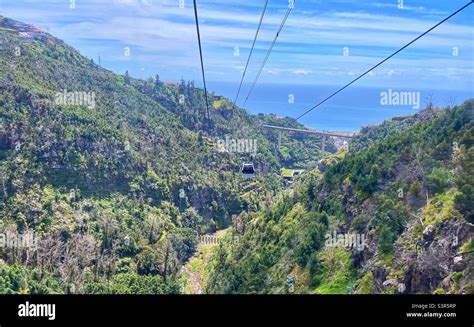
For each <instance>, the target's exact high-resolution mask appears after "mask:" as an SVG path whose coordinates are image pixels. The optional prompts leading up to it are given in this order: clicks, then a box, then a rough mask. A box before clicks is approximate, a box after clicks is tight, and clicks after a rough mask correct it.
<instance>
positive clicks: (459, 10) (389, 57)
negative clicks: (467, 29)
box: [296, 0, 474, 120]
mask: <svg viewBox="0 0 474 327" xmlns="http://www.w3.org/2000/svg"><path fill="white" fill-rule="evenodd" d="M473 2H474V0H472V1H470V2H469V3H467V4H466V5H464V6H463V7H461V8H460V9H458V10H456V11H455V12H454V13H452V14H451V15H449V16H448V17H446V18H445V19H443V20H442V21H440V22H439V23H438V24H436V25H434V26H433V27H431V28H430V29H429V30H427V31H426V32H424V33H423V34H421V35H420V36H418V37H416V38H415V39H413V40H412V41H411V42H409V43H407V44H406V45H404V46H403V47H402V48H400V49H399V50H397V51H395V52H394V53H393V54H391V55H390V56H388V57H387V58H385V59H384V60H382V61H381V62H379V63H378V64H377V65H375V66H373V67H372V68H370V69H369V70H367V71H366V72H364V73H363V74H362V75H359V76H358V77H356V78H355V79H353V80H352V81H351V82H349V83H347V84H346V85H344V86H343V87H341V88H340V89H339V90H337V91H336V92H334V93H333V94H331V95H330V96H328V97H327V98H325V99H324V100H322V101H321V102H319V103H318V104H316V105H315V106H313V107H312V108H310V109H308V110H306V111H305V112H304V113H303V114H301V115H300V116H299V117H298V118H296V120H299V119H301V118H302V117H303V116H305V115H307V114H308V113H310V112H311V111H313V110H314V109H316V108H317V107H319V106H320V105H322V104H323V103H325V102H326V101H328V100H329V99H331V98H332V97H334V96H335V95H337V94H338V93H340V92H342V91H343V90H345V89H346V88H348V87H349V86H351V85H352V84H354V83H355V82H357V81H358V80H360V79H361V78H362V77H364V76H365V75H367V74H368V73H370V72H371V71H372V70H374V69H375V68H377V67H379V66H380V65H382V64H383V63H385V62H386V61H388V60H389V59H391V58H392V57H394V56H395V55H397V54H398V53H400V52H402V51H403V50H405V49H406V48H408V47H409V46H410V45H412V44H413V43H415V42H416V41H418V40H419V39H421V38H422V37H424V36H425V35H427V34H428V33H430V32H431V31H432V30H434V29H435V28H437V27H438V26H440V25H441V24H443V23H445V22H446V21H447V20H449V19H450V18H452V17H454V16H456V15H457V14H459V13H460V12H461V11H463V10H464V9H466V8H467V7H469V6H470V5H472V4H473Z"/></svg>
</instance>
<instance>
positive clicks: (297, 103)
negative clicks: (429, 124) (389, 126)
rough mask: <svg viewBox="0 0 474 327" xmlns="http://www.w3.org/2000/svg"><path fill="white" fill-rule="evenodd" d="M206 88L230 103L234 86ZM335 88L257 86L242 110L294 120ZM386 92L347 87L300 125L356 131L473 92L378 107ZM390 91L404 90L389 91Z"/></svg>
mask: <svg viewBox="0 0 474 327" xmlns="http://www.w3.org/2000/svg"><path fill="white" fill-rule="evenodd" d="M249 87H250V85H245V84H244V86H243V87H242V92H241V95H240V97H239V100H238V101H237V105H238V106H240V107H242V106H243V103H244V100H245V97H246V95H247V92H248V90H249ZM208 89H209V91H210V92H215V93H216V94H218V95H224V96H226V97H228V98H230V99H231V100H234V98H235V96H236V93H237V89H238V84H236V83H228V82H211V83H209V85H208ZM338 89H339V86H320V85H283V84H258V85H257V86H256V87H255V89H254V91H253V93H252V95H251V97H250V98H249V100H248V101H247V104H246V106H245V107H244V108H245V109H246V110H247V111H249V112H250V113H252V114H258V113H264V114H269V113H273V114H275V115H278V116H283V117H284V116H288V117H293V118H296V117H298V116H299V115H301V114H302V113H304V112H305V111H306V110H308V109H310V108H311V107H313V106H314V105H315V104H316V103H318V102H319V101H321V100H323V99H325V98H326V97H327V96H329V95H330V94H332V93H333V92H335V91H337V90H338ZM387 91H388V89H387V88H374V87H372V88H370V87H361V86H351V87H349V88H347V89H346V90H344V91H342V92H341V93H339V94H338V95H337V96H335V97H333V98H332V99H330V100H329V101H327V102H326V103H325V104H323V105H322V106H320V107H319V108H317V109H315V110H313V111H312V112H310V113H309V114H308V115H306V116H304V117H303V118H301V120H300V122H301V123H302V124H304V125H306V126H307V127H312V128H316V129H319V130H332V131H358V130H360V128H361V127H363V126H367V125H374V124H379V123H382V122H383V121H384V120H386V119H389V118H391V117H395V116H404V115H410V114H415V113H416V112H418V111H420V110H422V109H424V108H425V107H426V104H427V102H428V101H429V100H430V99H431V101H432V102H433V104H434V105H435V106H436V107H445V106H447V105H450V104H460V103H463V102H464V101H465V100H467V99H471V98H474V90H472V91H470V92H469V91H450V90H449V91H448V90H435V89H432V90H429V89H428V90H418V92H419V98H420V108H419V109H414V108H413V107H414V106H413V105H381V93H382V92H387ZM393 91H397V92H403V91H406V90H404V89H400V88H393Z"/></svg>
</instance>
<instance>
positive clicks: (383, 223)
mask: <svg viewBox="0 0 474 327" xmlns="http://www.w3.org/2000/svg"><path fill="white" fill-rule="evenodd" d="M429 111H430V110H428V112H423V113H421V114H420V115H421V116H423V115H424V116H430V117H431V118H430V119H417V118H416V117H415V118H413V119H411V120H413V122H412V123H409V124H406V122H407V121H406V119H403V120H402V121H404V123H402V124H400V123H398V122H395V123H392V124H390V123H389V124H388V125H389V126H388V127H389V128H388V129H390V130H389V131H387V125H385V126H384V125H382V126H381V127H375V130H371V129H366V130H365V131H364V132H363V133H362V135H361V136H360V137H358V138H357V139H356V140H355V142H358V143H356V144H354V145H355V146H359V147H360V149H359V150H354V151H353V152H351V153H348V154H347V155H346V156H345V157H344V158H343V159H342V160H341V159H336V160H334V163H333V164H332V165H330V166H329V167H327V168H326V170H325V172H324V173H321V172H320V171H319V170H318V169H315V170H313V171H311V172H310V173H309V174H306V175H304V176H302V177H301V179H300V180H299V181H298V182H297V183H295V185H294V188H293V190H292V191H291V192H286V193H285V194H281V196H280V199H279V201H277V203H276V204H274V205H273V206H271V207H270V208H269V209H268V210H264V211H261V212H259V213H253V214H250V215H241V216H240V217H239V219H238V221H239V222H240V224H239V225H236V226H235V228H234V234H233V241H232V237H231V236H230V235H229V236H228V241H227V242H226V243H223V244H222V246H221V248H220V250H219V251H218V253H217V254H216V255H215V257H214V259H213V261H212V262H211V263H210V264H209V269H212V271H213V272H212V274H211V277H210V280H209V281H208V284H207V289H206V291H207V292H208V293H291V292H295V293H316V294H328V293H330V294H333V293H341V294H342V293H472V292H474V275H473V267H474V265H473V259H474V255H473V253H472V252H473V246H474V244H473V237H474V225H473V223H474V216H473V205H472V204H473V203H474V192H473V190H474V188H473V179H472V176H473V174H474V170H473V164H472V163H473V162H474V161H473V159H474V147H473V145H474V143H473V142H474V122H473V111H474V101H473V100H470V101H468V102H466V103H464V104H463V105H462V106H459V107H455V108H454V109H451V110H442V111H439V112H437V113H436V114H435V113H434V112H431V113H430V112H429ZM420 115H418V116H420ZM415 120H416V121H415ZM397 125H398V126H400V127H401V128H399V129H397V128H395V126H397ZM367 134H368V135H372V138H371V137H370V136H367ZM381 135H383V136H381ZM362 237H363V238H362Z"/></svg>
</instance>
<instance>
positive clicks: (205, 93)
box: [193, 0, 211, 128]
mask: <svg viewBox="0 0 474 327" xmlns="http://www.w3.org/2000/svg"><path fill="white" fill-rule="evenodd" d="M193 2H194V17H195V18H196V32H197V38H198V43H199V56H200V57H201V71H202V81H203V83H204V96H205V98H206V108H207V123H208V127H209V128H210V127H211V117H210V116H209V100H208V98H207V86H206V75H205V74H204V61H203V59H202V46H201V33H199V19H198V12H197V5H196V0H193Z"/></svg>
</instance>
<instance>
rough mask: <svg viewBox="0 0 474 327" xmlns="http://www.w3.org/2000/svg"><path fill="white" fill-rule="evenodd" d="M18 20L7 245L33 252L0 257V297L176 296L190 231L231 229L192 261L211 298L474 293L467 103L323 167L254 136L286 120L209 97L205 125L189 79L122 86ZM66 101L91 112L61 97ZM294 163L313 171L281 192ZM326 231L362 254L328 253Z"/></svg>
mask: <svg viewBox="0 0 474 327" xmlns="http://www.w3.org/2000/svg"><path fill="white" fill-rule="evenodd" d="M13 23H14V22H13V21H11V20H8V19H6V18H3V17H0V27H6V28H7V29H2V30H0V37H1V38H2V41H3V47H4V50H2V51H1V52H0V235H2V236H3V239H2V241H3V240H4V237H5V235H6V236H8V235H28V234H29V233H34V235H35V236H36V238H37V244H36V247H31V246H29V247H22V246H3V247H0V293H9V294H10V293H42V294H43V293H48V294H54V293H57V294H61V293H101V294H104V293H113V294H119V293H126V294H135V293H137V294H150V293H151V294H163V293H180V292H182V291H183V271H182V268H183V265H184V264H185V263H187V262H188V260H189V259H190V258H191V257H192V256H193V255H195V253H196V247H197V244H198V242H199V238H198V236H199V235H203V234H205V233H213V232H215V231H216V230H219V229H223V228H229V229H228V232H227V233H226V235H225V236H224V237H223V241H222V242H221V243H220V244H219V245H218V246H217V245H216V246H213V247H212V251H210V250H209V251H207V252H202V253H200V254H198V256H197V257H195V258H194V259H193V260H191V262H190V263H189V265H190V270H189V271H191V272H192V273H197V272H199V273H200V274H201V275H202V276H204V280H205V285H203V286H205V289H203V291H204V292H208V293H314V294H326V293H338V294H342V293H396V292H397V293H456V292H457V293H465V292H472V291H473V290H474V285H473V284H472V280H473V277H472V269H471V267H472V266H473V265H472V260H473V258H472V255H469V253H470V251H471V250H470V249H472V238H473V235H474V232H473V229H472V223H473V222H474V211H473V206H472V203H474V201H473V200H474V198H473V197H474V195H473V194H474V192H473V191H474V184H473V181H472V178H471V177H472V176H473V174H474V166H473V162H474V148H473V143H474V123H473V121H472V118H473V116H474V115H473V105H474V101H473V100H471V101H467V102H466V103H464V104H463V105H462V106H458V107H455V108H452V109H450V110H441V109H437V110H434V109H432V108H428V109H427V110H425V111H422V112H421V113H419V114H417V115H414V116H411V117H398V118H394V119H392V120H390V121H388V122H385V123H384V124H382V125H381V126H375V127H370V128H366V129H364V130H363V131H362V133H361V135H360V136H359V137H357V138H355V139H354V140H353V142H352V144H351V145H350V151H349V152H338V153H334V154H330V153H326V154H327V156H326V157H325V158H324V160H319V159H320V157H321V153H320V149H319V144H320V142H319V141H320V140H319V139H318V137H315V136H308V135H299V134H283V135H282V139H281V142H282V143H281V144H282V145H281V147H278V146H277V143H278V133H277V132H275V131H270V130H264V129H262V128H261V124H262V123H265V124H272V125H281V126H290V127H296V128H301V127H302V126H301V125H299V124H298V123H297V122H295V121H294V120H292V119H290V118H279V117H276V116H274V115H257V116H253V115H250V114H248V113H247V112H245V111H244V110H242V109H240V108H237V107H235V106H233V105H232V103H231V102H230V101H229V100H227V99H225V98H222V97H217V96H215V95H214V94H211V95H209V101H210V103H211V104H212V108H211V112H210V119H208V118H207V115H206V109H205V99H204V94H203V91H202V90H201V89H198V88H196V87H195V86H194V84H193V82H186V81H184V80H183V81H181V82H180V83H178V84H176V85H169V84H164V83H162V81H160V79H159V76H155V77H153V78H150V79H148V80H146V81H142V80H136V79H133V78H131V77H130V76H129V74H128V73H126V74H125V75H124V76H120V75H117V74H114V73H112V72H110V71H107V70H105V69H103V68H101V67H99V66H98V65H96V64H94V62H93V61H92V60H89V59H87V58H85V57H83V56H81V55H80V54H79V53H78V52H77V51H75V50H74V49H73V48H71V47H70V46H68V45H66V44H64V43H63V42H62V41H61V40H58V39H56V38H54V37H52V36H50V35H48V34H45V33H40V34H39V35H37V36H35V37H32V38H25V37H22V36H20V35H19V33H18V32H17V31H15V30H9V29H8V28H11V27H13ZM68 92H69V93H70V92H73V93H74V92H86V93H89V94H92V95H93V102H88V103H84V101H83V102H82V103H78V102H81V101H76V100H77V99H76V100H75V101H71V102H69V101H68V100H67V101H59V102H58V100H57V99H58V97H59V95H60V94H62V93H68ZM90 92H92V93H90ZM58 93H59V95H58ZM73 95H74V94H73ZM59 98H60V97H59ZM73 100H74V99H73ZM89 100H92V99H89ZM225 138H231V139H247V140H248V139H252V140H253V139H255V140H257V151H256V154H253V155H252V154H248V153H234V152H232V151H227V150H226V149H224V151H222V149H221V148H219V147H218V146H217V145H216V144H217V143H218V140H219V139H221V140H222V139H225ZM326 149H327V150H330V152H334V151H335V147H334V146H333V145H331V144H329V145H328V146H327V147H326ZM251 157H253V158H251ZM249 160H253V161H254V163H255V165H256V169H257V176H256V178H255V179H254V180H244V179H243V178H242V177H241V176H240V171H239V170H240V166H241V164H242V162H243V161H249ZM316 167H317V168H316ZM288 169H305V170H306V172H305V173H304V174H302V175H301V176H298V178H297V179H296V182H295V184H293V185H292V187H290V188H285V185H286V184H285V182H284V181H283V180H282V178H281V177H280V176H279V175H280V171H284V172H285V171H289V170H288ZM332 233H337V234H347V233H357V234H358V235H363V236H365V238H366V241H367V243H366V245H365V248H364V249H362V250H361V251H360V250H358V249H355V248H354V247H347V246H328V243H327V239H328V237H327V235H328V234H329V235H332ZM471 252H472V251H471ZM204 254H205V255H204ZM460 256H461V257H460ZM453 257H456V258H457V259H456V264H454V259H453ZM444 267H446V268H444ZM191 276H192V275H191ZM185 291H187V290H185Z"/></svg>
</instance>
